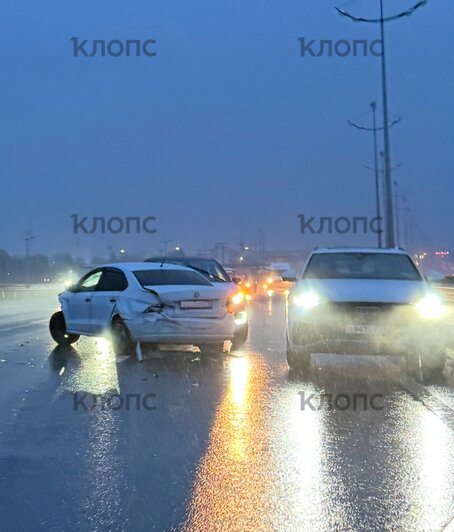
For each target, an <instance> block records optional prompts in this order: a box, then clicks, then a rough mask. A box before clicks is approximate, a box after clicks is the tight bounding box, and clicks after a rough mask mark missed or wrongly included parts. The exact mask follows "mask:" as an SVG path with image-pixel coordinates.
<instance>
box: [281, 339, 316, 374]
mask: <svg viewBox="0 0 454 532" xmlns="http://www.w3.org/2000/svg"><path fill="white" fill-rule="evenodd" d="M287 364H288V367H289V368H290V369H291V370H296V371H304V372H308V371H309V370H310V367H311V354H310V352H308V351H303V352H301V351H299V352H298V353H297V352H296V351H295V350H294V349H292V347H291V345H290V342H289V341H288V338H287Z"/></svg>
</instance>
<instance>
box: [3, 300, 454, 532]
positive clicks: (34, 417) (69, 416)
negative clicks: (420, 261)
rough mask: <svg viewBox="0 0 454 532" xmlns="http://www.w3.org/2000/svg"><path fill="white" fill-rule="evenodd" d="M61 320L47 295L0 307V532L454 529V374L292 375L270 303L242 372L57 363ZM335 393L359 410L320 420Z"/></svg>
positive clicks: (393, 367)
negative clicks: (53, 329) (421, 380)
mask: <svg viewBox="0 0 454 532" xmlns="http://www.w3.org/2000/svg"><path fill="white" fill-rule="evenodd" d="M56 306H57V305H56V298H55V294H54V293H53V292H51V291H49V292H42V293H38V294H34V295H33V296H23V297H19V298H18V299H12V300H2V299H0V407H1V408H0V530H1V531H2V532H9V531H22V530H23V531H35V530H46V531H61V530H64V529H69V528H72V529H77V530H96V531H110V530H112V531H122V530H128V531H142V530H143V531H148V530H203V531H205V530H206V531H212V530H213V531H215V530H229V531H236V530H238V531H242V530H263V531H268V530H273V531H274V530H278V531H280V530H289V531H295V530H303V531H306V530H307V531H312V530H314V531H325V530H326V531H332V530H342V531H344V530H355V531H356V530H358V531H366V530H367V531H368V530H389V531H394V530H405V531H407V530H412V531H413V530H415V531H429V530H442V529H443V527H444V526H445V525H446V524H447V523H448V522H449V521H450V520H451V519H452V518H453V517H454V376H453V369H454V363H453V364H452V366H451V365H450V364H448V367H447V369H446V372H445V376H444V378H443V379H441V381H440V382H439V383H437V384H433V385H431V386H421V385H420V384H418V383H417V382H415V381H414V380H413V379H411V378H410V377H409V376H407V375H406V373H405V371H404V369H403V367H401V366H402V364H401V362H400V361H399V360H392V359H386V358H381V357H380V358H372V357H336V356H332V355H329V356H322V355H317V356H315V357H313V369H312V371H311V374H310V375H308V376H306V377H301V376H298V375H291V374H289V373H288V371H287V366H286V362H285V341H284V321H285V319H284V305H283V303H282V302H280V301H274V302H273V301H270V302H263V303H257V304H255V306H254V307H253V308H252V312H251V313H252V324H251V335H250V338H249V341H248V344H247V345H246V348H245V350H244V352H242V353H239V354H237V355H236V356H226V357H225V358H224V359H222V360H211V359H208V360H200V359H199V357H198V355H197V353H195V352H193V353H191V352H189V353H188V352H187V353H178V352H161V353H157V352H152V353H147V355H146V359H145V361H144V362H143V363H142V364H140V363H138V362H137V361H135V360H134V359H130V358H125V357H123V358H121V359H117V360H116V359H115V356H114V355H113V353H112V350H111V348H110V345H109V344H108V342H107V341H105V340H102V339H82V340H81V341H80V342H78V343H77V344H76V345H75V347H74V349H72V348H70V349H68V348H65V349H55V346H54V345H53V342H52V340H51V339H50V338H49V335H48V332H47V320H48V317H49V316H50V314H51V313H52V311H53V310H54V309H55V308H56ZM92 394H94V395H96V397H97V398H98V399H97V401H98V402H97V404H96V405H93V395H92ZM117 394H118V395H117ZM137 394H138V395H139V396H140V401H141V402H140V403H139V405H137V403H136V402H135V399H134V398H133V397H136V396H137ZM329 394H331V395H332V397H333V398H338V397H339V396H340V395H342V396H343V399H342V401H343V402H342V407H343V408H344V407H345V405H346V401H347V399H345V396H347V398H348V400H350V401H351V403H352V402H353V401H352V400H353V398H354V397H356V398H357V405H356V409H355V408H353V406H352V404H351V405H350V407H348V408H346V409H345V410H340V409H332V410H330V409H329V408H328V405H327V403H326V401H325V400H326V398H327V396H328V395H329ZM364 394H366V395H367V397H368V400H370V399H371V397H372V396H375V403H374V404H375V405H376V406H377V407H378V408H376V409H372V408H370V406H369V407H368V408H367V410H365V409H364V408H363V404H364V403H363V401H362V400H359V397H364ZM109 397H110V400H111V403H110V406H109V402H108V399H107V398H109ZM308 398H311V399H310V401H309V403H306V404H304V405H303V404H302V399H308ZM323 398H324V399H323ZM321 400H322V405H323V406H322V407H321V408H320V407H319V405H320V401H321ZM127 402H129V408H126V403H127ZM121 403H123V404H122V405H121ZM120 406H121V408H120ZM338 406H341V403H340V402H339V403H338ZM313 408H314V409H313Z"/></svg>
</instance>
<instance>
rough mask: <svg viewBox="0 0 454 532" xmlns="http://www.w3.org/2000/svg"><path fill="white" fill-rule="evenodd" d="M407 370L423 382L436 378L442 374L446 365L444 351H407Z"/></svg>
mask: <svg viewBox="0 0 454 532" xmlns="http://www.w3.org/2000/svg"><path fill="white" fill-rule="evenodd" d="M406 362H407V370H408V371H409V372H410V373H411V374H412V376H414V377H415V378H416V380H422V381H423V382H430V381H433V380H437V379H438V378H440V377H441V375H442V374H443V371H444V369H445V365H446V352H445V350H439V351H435V353H434V352H430V353H428V352H424V353H422V354H419V355H417V354H415V353H409V354H407V357H406Z"/></svg>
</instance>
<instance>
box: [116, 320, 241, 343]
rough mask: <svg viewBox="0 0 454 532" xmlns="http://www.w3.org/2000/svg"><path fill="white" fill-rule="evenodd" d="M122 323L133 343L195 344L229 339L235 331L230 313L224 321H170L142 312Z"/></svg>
mask: <svg viewBox="0 0 454 532" xmlns="http://www.w3.org/2000/svg"><path fill="white" fill-rule="evenodd" d="M124 321H125V323H126V326H127V327H128V329H129V332H130V333H131V337H132V339H133V341H135V342H157V343H175V344H178V343H180V344H196V345H197V344H198V343H211V342H213V343H215V342H220V341H223V340H232V339H233V336H234V332H235V323H234V318H233V316H232V315H230V314H227V315H226V316H224V317H223V318H170V317H168V316H166V315H165V314H158V313H144V314H140V315H139V316H136V317H133V318H129V319H125V320H124Z"/></svg>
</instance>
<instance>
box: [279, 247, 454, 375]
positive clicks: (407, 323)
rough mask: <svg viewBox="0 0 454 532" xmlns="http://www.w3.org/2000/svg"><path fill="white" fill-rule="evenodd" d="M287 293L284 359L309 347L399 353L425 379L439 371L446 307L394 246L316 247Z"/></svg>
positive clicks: (301, 364) (307, 352)
mask: <svg viewBox="0 0 454 532" xmlns="http://www.w3.org/2000/svg"><path fill="white" fill-rule="evenodd" d="M286 279H287V280H289V281H290V280H292V281H294V282H295V284H294V286H293V288H292V289H291V291H290V294H289V298H288V310H287V361H288V365H289V367H290V368H299V369H308V367H309V364H310V356H311V354H312V353H336V354H363V353H367V354H383V355H403V356H405V357H406V362H407V367H408V368H409V369H410V370H412V371H417V372H419V374H421V373H422V374H423V377H424V378H426V377H427V378H430V377H433V376H436V375H437V374H439V373H441V372H442V371H443V368H444V366H445V360H446V346H447V343H448V341H449V340H448V334H449V328H448V326H447V323H446V315H447V313H448V312H449V310H448V308H447V306H446V305H445V304H444V303H443V301H442V300H441V299H440V297H439V296H438V295H436V294H435V293H434V292H433V291H432V290H431V288H430V286H429V284H428V283H427V282H426V280H425V279H424V278H423V277H422V275H421V274H420V272H419V271H418V269H417V267H416V266H415V264H414V263H413V261H412V259H411V258H410V256H409V255H408V254H407V253H405V252H404V251H402V250H399V249H367V248H365V249H364V248H361V249H360V248H357V249H355V248H353V249H351V248H337V249H336V248H332V249H331V248H325V249H317V250H315V251H314V252H313V253H312V254H311V256H310V257H309V260H308V262H307V264H306V266H305V268H304V270H303V273H302V276H301V278H300V279H296V278H294V277H292V276H291V275H287V276H286Z"/></svg>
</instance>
